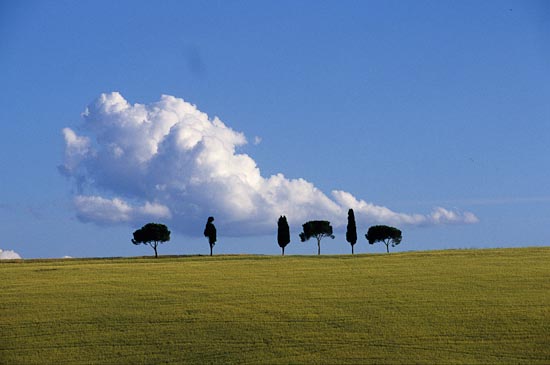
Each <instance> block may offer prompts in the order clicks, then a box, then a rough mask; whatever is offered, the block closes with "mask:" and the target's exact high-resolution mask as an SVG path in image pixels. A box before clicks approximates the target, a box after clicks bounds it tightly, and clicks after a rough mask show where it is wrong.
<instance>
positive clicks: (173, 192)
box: [60, 92, 477, 235]
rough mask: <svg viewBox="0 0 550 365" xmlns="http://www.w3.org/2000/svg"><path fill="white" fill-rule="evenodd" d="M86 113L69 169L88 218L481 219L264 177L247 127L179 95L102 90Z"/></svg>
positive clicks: (71, 140) (184, 227)
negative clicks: (402, 209) (402, 207)
mask: <svg viewBox="0 0 550 365" xmlns="http://www.w3.org/2000/svg"><path fill="white" fill-rule="evenodd" d="M82 117H83V119H84V124H83V125H82V126H80V127H79V129H78V133H77V131H75V130H73V129H71V128H65V129H63V136H64V138H65V145H66V146H65V161H64V163H63V164H62V165H61V166H60V171H61V172H62V173H63V174H64V175H66V176H68V177H70V178H71V179H73V181H74V183H75V184H76V186H77V187H78V194H77V195H76V196H75V197H74V206H75V208H76V212H77V216H78V218H79V219H81V220H82V221H86V222H95V223H99V224H115V223H131V224H134V225H141V224H143V223H146V221H150V220H157V221H163V222H166V223H169V224H170V227H171V228H174V229H176V230H179V231H180V232H183V233H187V234H200V233H201V232H202V228H203V225H204V222H205V219H206V217H208V216H210V215H214V216H215V217H216V222H217V225H218V226H219V227H220V228H221V229H223V231H224V234H234V235H254V234H261V233H271V232H272V231H273V225H274V222H276V221H277V218H278V217H279V215H282V214H284V215H286V216H287V217H288V219H289V220H290V222H291V224H295V225H299V224H301V223H303V222H305V221H306V220H311V219H328V220H330V221H331V222H332V223H333V224H334V225H335V226H337V227H338V226H344V225H345V223H346V219H347V218H346V217H347V210H348V209H349V208H353V209H354V210H355V213H356V216H357V219H358V220H361V221H363V222H366V223H367V224H374V223H380V224H393V225H402V224H408V225H428V224H455V223H475V222H477V218H476V217H475V215H473V214H472V213H469V212H466V213H459V212H454V211H450V210H447V209H444V208H440V207H437V208H435V209H434V210H433V211H432V213H430V214H427V215H424V214H405V213H398V212H394V211H392V210H391V209H389V208H386V207H383V206H378V205H374V204H372V203H368V202H366V201H364V200H360V199H357V198H355V197H354V196H353V195H352V194H350V193H348V192H345V191H340V190H335V191H333V192H332V194H331V197H329V196H327V195H326V194H325V193H323V192H322V191H320V190H319V189H317V188H316V187H315V186H314V185H313V184H312V183H311V182H308V181H306V180H304V179H289V178H287V177H285V176H284V175H283V174H276V175H272V176H269V177H264V176H262V175H261V172H260V169H259V167H258V166H257V165H256V162H255V161H254V160H253V159H252V158H251V157H250V156H249V155H247V154H243V153H239V152H238V149H239V147H241V146H243V145H245V144H246V143H247V140H246V138H245V136H244V135H243V134H242V133H240V132H237V131H234V130H233V129H231V128H230V127H228V126H226V125H225V124H224V123H223V122H222V121H221V120H220V119H219V118H217V117H214V118H209V117H208V115H207V114H205V113H203V112H201V111H200V110H198V109H197V107H196V106H195V105H192V104H190V103H188V102H185V101H184V100H183V99H180V98H176V97H173V96H169V95H163V96H162V97H161V98H160V100H159V101H158V102H155V103H152V104H148V105H143V104H133V105H132V104H130V103H129V102H128V101H127V100H125V99H124V97H123V96H122V95H121V94H119V93H117V92H113V93H108V94H102V95H101V96H100V97H99V98H97V99H96V100H95V101H94V102H93V103H92V104H91V105H89V106H88V107H87V108H86V110H85V112H84V113H83V114H82ZM260 141H261V140H260V139H259V138H255V139H254V143H259V142H260Z"/></svg>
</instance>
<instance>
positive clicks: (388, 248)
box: [386, 243, 390, 253]
mask: <svg viewBox="0 0 550 365" xmlns="http://www.w3.org/2000/svg"><path fill="white" fill-rule="evenodd" d="M386 253H390V244H389V243H386Z"/></svg>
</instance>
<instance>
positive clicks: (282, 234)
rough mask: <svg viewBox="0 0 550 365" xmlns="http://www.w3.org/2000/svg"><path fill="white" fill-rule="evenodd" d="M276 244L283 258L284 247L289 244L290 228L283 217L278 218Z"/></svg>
mask: <svg viewBox="0 0 550 365" xmlns="http://www.w3.org/2000/svg"><path fill="white" fill-rule="evenodd" d="M277 242H278V243H279V247H281V249H282V250H283V256H284V255H285V247H286V245H288V244H289V243H290V227H289V226H288V221H287V220H286V217H285V216H284V215H282V216H280V217H279V220H278V221H277Z"/></svg>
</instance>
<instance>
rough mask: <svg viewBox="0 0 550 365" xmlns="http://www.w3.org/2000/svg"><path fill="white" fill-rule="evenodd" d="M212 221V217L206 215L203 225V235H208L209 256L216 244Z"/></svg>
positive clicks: (214, 228)
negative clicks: (206, 219)
mask: <svg viewBox="0 0 550 365" xmlns="http://www.w3.org/2000/svg"><path fill="white" fill-rule="evenodd" d="M212 222H214V217H208V221H207V222H206V227H204V236H205V237H208V243H209V244H210V256H212V250H213V249H214V245H215V244H216V227H215V226H214V223H212Z"/></svg>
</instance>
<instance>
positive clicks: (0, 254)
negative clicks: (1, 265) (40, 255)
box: [0, 249, 21, 260]
mask: <svg viewBox="0 0 550 365" xmlns="http://www.w3.org/2000/svg"><path fill="white" fill-rule="evenodd" d="M15 259H21V256H19V254H18V253H17V252H15V251H13V250H5V251H4V250H1V249H0V260H15Z"/></svg>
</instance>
